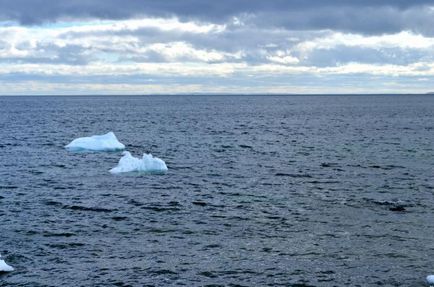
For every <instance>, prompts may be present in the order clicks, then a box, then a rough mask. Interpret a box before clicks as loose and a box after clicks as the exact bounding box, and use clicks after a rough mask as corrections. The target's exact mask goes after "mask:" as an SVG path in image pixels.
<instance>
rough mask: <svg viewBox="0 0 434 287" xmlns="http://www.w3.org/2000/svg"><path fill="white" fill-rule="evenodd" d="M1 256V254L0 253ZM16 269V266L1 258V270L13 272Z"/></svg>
mask: <svg viewBox="0 0 434 287" xmlns="http://www.w3.org/2000/svg"><path fill="white" fill-rule="evenodd" d="M0 258H1V255H0ZM11 271H14V268H13V267H12V266H10V265H8V264H6V262H5V261H4V260H2V259H0V272H11Z"/></svg>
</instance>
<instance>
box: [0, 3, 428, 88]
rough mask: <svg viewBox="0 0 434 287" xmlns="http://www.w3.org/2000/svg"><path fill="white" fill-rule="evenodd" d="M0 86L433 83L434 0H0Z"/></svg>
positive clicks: (394, 85) (387, 85) (392, 85)
mask: <svg viewBox="0 0 434 287" xmlns="http://www.w3.org/2000/svg"><path fill="white" fill-rule="evenodd" d="M0 65H1V66H0V67H1V69H0V94H2V95H41V94H42V95H51V94H59V95H69V94H73V95H86V94H119V95H121V94H134V95H136V94H140V95H142V94H143V95H147V94H192V93H194V94H325V93H332V94H347V93H351V94H357V93H426V92H433V91H434V2H433V1H424V0H413V1H409V0H394V1H393V0H365V1H362V0H353V1H351V0H334V1H328V0H267V1H265V0H218V1H212V0H164V1H162V0H74V1H70V0H14V1H10V0H0Z"/></svg>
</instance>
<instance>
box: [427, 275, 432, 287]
mask: <svg viewBox="0 0 434 287" xmlns="http://www.w3.org/2000/svg"><path fill="white" fill-rule="evenodd" d="M426 282H428V284H429V285H430V286H434V275H428V276H426Z"/></svg>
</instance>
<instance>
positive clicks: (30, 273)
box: [0, 96, 434, 286]
mask: <svg viewBox="0 0 434 287" xmlns="http://www.w3.org/2000/svg"><path fill="white" fill-rule="evenodd" d="M108 131H114V132H115V134H116V135H117V137H118V138H119V140H120V141H121V142H123V143H124V144H125V145H127V148H128V150H129V151H131V152H132V153H133V154H134V155H135V156H140V155H141V154H142V153H143V152H151V153H152V154H153V155H155V156H157V157H160V158H162V159H164V160H165V161H166V163H167V165H168V167H169V172H168V173H167V174H165V175H143V174H141V175H137V174H127V175H112V174H110V173H109V172H108V170H109V169H110V168H112V167H114V166H115V165H116V164H117V162H118V160H119V158H120V156H121V155H120V153H70V152H67V151H66V150H65V149H64V148H63V146H64V145H65V144H67V143H69V142H70V141H71V140H72V139H74V138H76V137H79V136H87V135H93V134H102V133H106V132H108ZM433 142H434V97H433V96H304V97H295V96H282V97H278V96H272V97H271V96H208V97H206V96H159V97H35V98H32V97H26V98H18V97H15V98H13V97H0V222H1V225H0V228H1V229H0V253H1V254H2V255H3V256H4V257H5V259H6V261H7V262H8V263H9V264H10V265H12V266H14V267H15V269H16V271H15V272H12V273H8V274H3V275H0V286H14V285H16V286H207V285H209V286H425V283H424V278H425V276H426V275H427V274H430V273H434V256H433V254H434V196H433V194H434V144H433Z"/></svg>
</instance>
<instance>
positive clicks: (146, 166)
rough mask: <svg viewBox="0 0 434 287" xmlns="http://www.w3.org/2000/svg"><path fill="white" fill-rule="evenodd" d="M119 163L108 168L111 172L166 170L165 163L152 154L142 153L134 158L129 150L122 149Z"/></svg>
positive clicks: (162, 171) (154, 171) (161, 171)
mask: <svg viewBox="0 0 434 287" xmlns="http://www.w3.org/2000/svg"><path fill="white" fill-rule="evenodd" d="M122 155H123V156H122V157H121V159H120V160H119V163H118V165H117V166H116V167H114V168H112V169H111V170H110V172H111V173H123V172H133V171H137V172H146V173H165V172H166V171H167V166H166V163H165V162H164V161H163V160H161V159H159V158H157V157H153V156H152V154H146V153H145V154H143V157H142V158H141V159H140V158H136V157H133V156H132V155H131V153H130V152H128V151H124V152H123V153H122Z"/></svg>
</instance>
